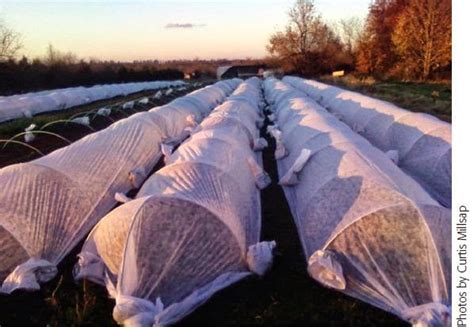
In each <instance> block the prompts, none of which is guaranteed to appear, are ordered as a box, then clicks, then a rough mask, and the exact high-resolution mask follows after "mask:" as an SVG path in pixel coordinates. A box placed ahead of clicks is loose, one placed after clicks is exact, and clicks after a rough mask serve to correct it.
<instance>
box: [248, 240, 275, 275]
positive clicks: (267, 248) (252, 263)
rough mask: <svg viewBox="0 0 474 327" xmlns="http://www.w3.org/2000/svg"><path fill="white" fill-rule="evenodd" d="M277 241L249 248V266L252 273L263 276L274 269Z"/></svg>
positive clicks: (260, 243)
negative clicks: (274, 251) (274, 253)
mask: <svg viewBox="0 0 474 327" xmlns="http://www.w3.org/2000/svg"><path fill="white" fill-rule="evenodd" d="M275 247H276V242H275V241H270V242H259V243H256V244H254V245H251V246H249V248H248V250H247V257H246V260H247V265H248V268H249V270H250V271H251V272H253V273H254V274H257V275H258V276H263V275H265V273H266V272H267V271H268V270H269V269H270V268H271V267H272V264H273V250H274V249H275Z"/></svg>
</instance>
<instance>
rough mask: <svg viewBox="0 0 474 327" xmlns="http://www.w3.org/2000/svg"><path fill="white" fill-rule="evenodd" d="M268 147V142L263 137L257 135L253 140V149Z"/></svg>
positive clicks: (259, 149)
mask: <svg viewBox="0 0 474 327" xmlns="http://www.w3.org/2000/svg"><path fill="white" fill-rule="evenodd" d="M267 147H268V142H267V140H265V139H264V138H263V137H259V138H257V139H255V140H254V141H253V150H254V151H262V150H264V149H265V148H267Z"/></svg>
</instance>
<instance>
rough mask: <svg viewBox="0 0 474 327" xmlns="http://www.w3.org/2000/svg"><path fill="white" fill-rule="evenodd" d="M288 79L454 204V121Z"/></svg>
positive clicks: (444, 201) (448, 203)
mask: <svg viewBox="0 0 474 327" xmlns="http://www.w3.org/2000/svg"><path fill="white" fill-rule="evenodd" d="M283 81H284V82H286V83H288V84H290V85H292V86H294V87H296V88H298V89H300V90H302V91H304V92H305V93H307V94H308V95H310V96H311V97H312V98H313V99H315V100H316V101H318V102H319V103H320V104H321V105H322V106H323V107H325V108H326V109H328V110H329V111H330V112H331V113H333V114H334V115H335V116H336V117H338V118H339V119H341V120H342V121H343V122H344V123H346V124H347V125H349V127H351V128H352V129H353V130H354V131H356V132H357V133H359V134H360V135H362V136H364V137H365V138H366V139H368V140H369V141H370V142H371V143H372V144H373V145H374V146H376V147H377V148H379V149H380V150H382V151H384V152H387V154H388V155H389V156H390V157H391V158H392V159H393V160H394V161H395V162H398V165H399V167H400V168H402V169H403V170H404V171H406V172H407V173H408V174H410V175H411V176H412V177H413V178H415V179H416V180H417V181H418V182H419V183H420V184H421V185H423V186H424V187H425V188H426V189H427V191H428V192H430V193H431V195H432V196H433V197H435V199H436V200H438V201H439V202H440V203H441V204H442V205H444V206H446V207H448V208H451V196H452V191H451V162H452V158H451V124H449V123H446V122H443V121H441V120H439V119H437V118H435V117H433V116H431V115H427V114H424V113H413V112H410V111H407V110H404V109H401V108H399V107H397V106H395V105H393V104H391V103H388V102H385V101H381V100H377V99H374V98H371V97H368V96H365V95H362V94H360V93H356V92H350V91H347V90H344V89H340V88H338V87H334V86H329V85H326V84H323V83H319V82H316V81H311V80H304V79H301V78H297V77H285V78H284V79H283Z"/></svg>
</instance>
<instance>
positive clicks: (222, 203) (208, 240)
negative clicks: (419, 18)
mask: <svg viewBox="0 0 474 327" xmlns="http://www.w3.org/2000/svg"><path fill="white" fill-rule="evenodd" d="M260 84H261V82H260V81H259V80H258V79H251V80H249V81H247V82H245V83H244V84H241V86H240V87H239V88H238V89H237V90H236V91H235V92H234V95H233V96H232V97H231V99H229V101H226V102H225V103H224V104H223V105H221V106H219V107H218V108H216V109H215V110H214V111H213V112H212V114H211V115H210V116H209V117H208V118H206V119H205V120H204V121H203V123H202V124H201V125H200V126H199V127H198V128H197V129H195V130H194V131H193V134H192V136H191V137H190V138H189V139H188V140H187V141H185V142H184V143H183V144H182V145H181V146H180V147H179V148H178V149H177V150H176V151H175V152H174V153H173V154H172V155H171V156H170V157H169V158H167V166H166V167H164V168H162V169H161V170H159V171H158V172H157V173H155V174H154V175H152V176H151V177H150V178H149V179H148V180H147V181H146V182H145V184H144V185H143V187H142V189H141V190H140V192H139V193H138V195H137V197H136V199H135V200H132V201H130V202H127V203H126V204H124V205H122V206H121V207H118V208H117V209H116V210H114V211H112V212H111V213H110V214H109V215H107V216H106V217H104V219H102V220H101V221H100V223H99V224H98V225H97V226H96V227H95V228H94V230H93V231H92V232H91V234H90V235H89V237H88V238H87V240H86V242H85V244H84V246H83V249H82V252H81V253H80V254H79V262H78V264H77V265H76V267H75V277H76V278H87V279H89V280H92V281H95V282H98V283H101V284H106V285H107V288H108V290H109V293H110V294H111V296H113V297H114V298H115V300H116V306H115V308H114V318H115V320H116V321H117V322H118V323H120V324H124V325H126V326H151V325H155V326H162V325H168V324H171V323H174V322H177V321H178V320H180V319H182V318H183V317H184V316H185V315H187V314H189V313H190V312H192V311H193V310H194V309H195V308H196V307H197V306H199V305H200V304H202V303H203V302H205V301H206V300H207V299H208V298H209V297H211V296H212V295H213V294H214V293H215V292H217V291H219V290H220V289H222V288H224V287H226V286H228V285H230V284H232V283H234V282H236V281H238V280H240V279H242V278H244V277H246V276H248V275H250V274H251V272H254V273H256V274H259V275H262V274H264V272H265V271H266V270H267V269H268V268H269V265H271V262H272V249H273V247H274V246H275V244H274V242H261V243H259V239H260V227H261V216H260V215H261V213H260V212H261V209H260V193H259V189H260V188H262V187H265V186H266V185H267V184H268V183H269V180H268V175H266V174H265V172H264V171H263V170H262V168H261V163H260V160H261V154H260V153H257V152H254V151H253V149H252V148H251V147H250V143H251V141H253V137H254V136H255V135H257V134H258V130H257V123H258V119H256V117H259V113H260V110H261V108H260V107H259V106H254V105H252V103H253V104H255V103H260V101H261V97H262V94H261V88H260ZM237 98H238V99H237ZM256 100H258V101H256ZM216 117H218V118H219V119H218V120H216ZM250 120H253V123H252V124H249V125H247V122H248V121H250ZM247 128H248V130H246V129H247ZM249 135H251V136H252V137H251V138H249Z"/></svg>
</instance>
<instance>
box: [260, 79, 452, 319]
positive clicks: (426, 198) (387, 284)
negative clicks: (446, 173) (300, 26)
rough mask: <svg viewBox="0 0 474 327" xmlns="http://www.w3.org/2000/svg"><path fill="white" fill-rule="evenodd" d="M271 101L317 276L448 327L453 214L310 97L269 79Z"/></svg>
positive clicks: (282, 164) (286, 184) (284, 180)
mask: <svg viewBox="0 0 474 327" xmlns="http://www.w3.org/2000/svg"><path fill="white" fill-rule="evenodd" d="M265 93H266V97H267V100H268V101H269V103H270V104H271V106H272V110H273V111H274V113H273V114H272V115H271V118H272V119H273V120H274V121H275V124H274V125H273V126H271V127H270V128H269V131H270V133H271V134H272V135H273V137H274V138H275V139H276V142H277V153H276V157H277V158H278V159H279V160H278V162H277V163H278V171H279V175H280V184H281V185H282V186H283V188H284V191H285V195H286V197H287V200H288V203H289V205H290V208H291V212H292V215H293V217H294V220H295V223H296V226H297V228H298V231H299V236H300V239H301V243H302V245H303V249H304V252H305V255H306V258H307V261H308V272H309V274H310V275H311V276H312V277H313V278H314V279H316V280H317V281H319V282H320V283H321V284H323V285H325V286H328V287H330V288H334V289H337V290H339V291H342V292H344V293H346V294H348V295H351V296H353V297H356V298H359V299H361V300H363V301H365V302H368V303H370V304H372V305H374V306H377V307H379V308H381V309H383V310H386V311H389V312H392V313H393V314H396V315H398V316H399V317H400V318H402V319H404V320H407V321H410V322H412V323H413V324H414V325H416V326H438V325H448V321H449V315H450V303H451V302H450V299H451V294H450V285H451V262H450V258H451V246H450V245H451V244H450V242H451V213H450V210H449V209H446V208H444V207H442V206H440V205H439V204H438V203H437V202H436V201H435V200H434V199H433V198H431V196H430V195H429V194H428V193H427V192H426V191H425V190H424V189H423V188H422V187H421V186H420V185H419V184H418V183H417V182H416V181H415V180H414V179H412V178H411V177H409V176H408V175H407V174H405V173H404V172H403V171H402V170H400V169H399V168H398V167H397V166H396V165H395V164H394V163H393V162H392V161H391V160H390V158H389V157H388V156H386V155H385V154H384V153H383V152H381V151H379V150H378V149H376V148H374V147H373V146H372V145H371V144H370V143H369V142H368V141H367V140H366V139H364V138H363V137H361V136H360V135H358V134H356V133H354V132H353V131H352V130H351V129H350V128H349V127H348V126H347V125H345V124H344V123H342V122H340V121H339V120H338V119H337V118H336V117H335V116H333V115H331V114H330V113H328V112H327V111H326V110H325V109H324V108H322V107H321V106H319V105H318V104H317V103H316V102H315V101H314V100H312V99H311V98H309V97H308V96H307V95H306V94H304V93H303V92H301V91H299V90H297V89H294V88H293V87H291V86H289V85H288V84H285V83H283V82H281V81H277V80H275V79H269V80H267V81H266V82H265ZM335 199H337V201H335Z"/></svg>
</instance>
